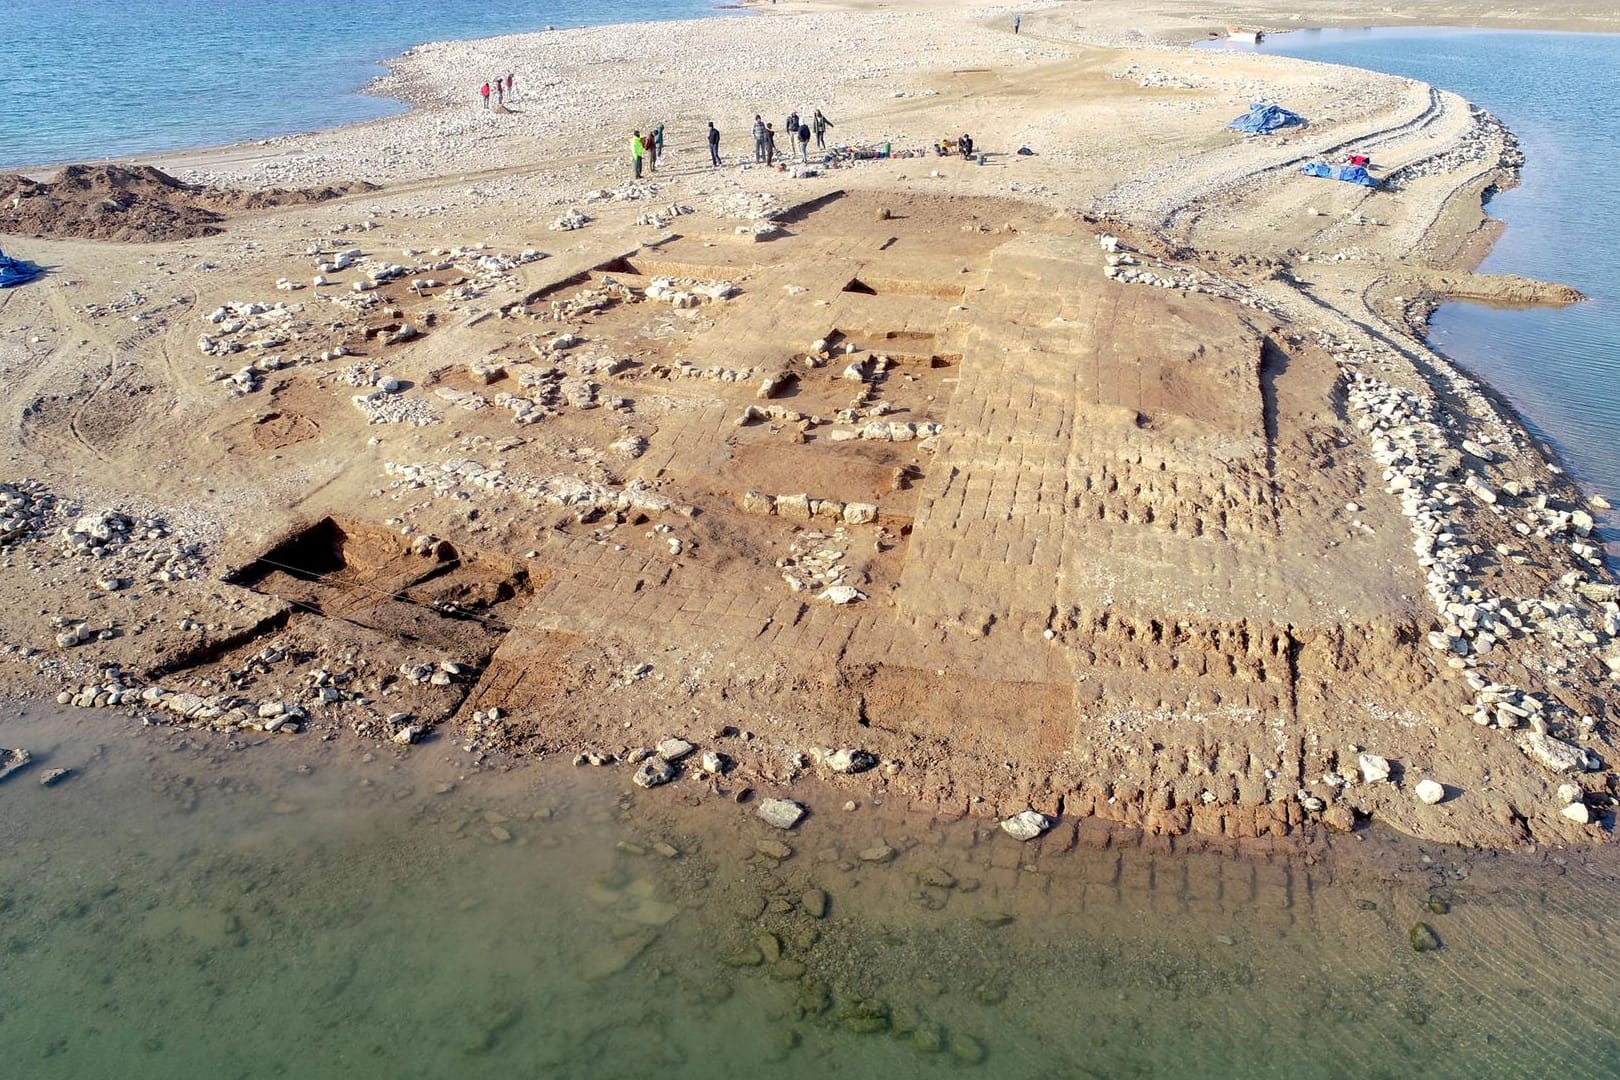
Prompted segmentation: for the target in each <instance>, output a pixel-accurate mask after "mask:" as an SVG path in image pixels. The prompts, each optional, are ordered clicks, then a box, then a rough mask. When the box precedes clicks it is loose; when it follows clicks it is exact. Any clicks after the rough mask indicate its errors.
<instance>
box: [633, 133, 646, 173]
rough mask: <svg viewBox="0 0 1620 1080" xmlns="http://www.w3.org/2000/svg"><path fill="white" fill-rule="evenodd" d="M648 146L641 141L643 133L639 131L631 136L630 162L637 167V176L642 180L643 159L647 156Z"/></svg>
mask: <svg viewBox="0 0 1620 1080" xmlns="http://www.w3.org/2000/svg"><path fill="white" fill-rule="evenodd" d="M646 153H647V146H646V144H645V143H643V142H642V141H641V132H639V131H637V132H635V133H633V134H632V135H631V136H630V161H631V163H632V164H633V165H634V166H635V176H636V179H637V180H640V179H641V159H642V158H643V157H644V156H646Z"/></svg>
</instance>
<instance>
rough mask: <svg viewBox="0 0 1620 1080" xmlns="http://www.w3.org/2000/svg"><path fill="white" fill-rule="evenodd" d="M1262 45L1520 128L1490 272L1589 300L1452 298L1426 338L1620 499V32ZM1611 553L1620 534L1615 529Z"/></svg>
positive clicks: (1381, 36) (1361, 35)
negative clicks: (1426, 93)
mask: <svg viewBox="0 0 1620 1080" xmlns="http://www.w3.org/2000/svg"><path fill="white" fill-rule="evenodd" d="M1260 51H1262V52H1270V53H1280V54H1283V55H1287V56H1298V57H1303V58H1306V59H1310V60H1325V61H1330V62H1332V63H1336V64H1350V65H1353V66H1356V67H1363V68H1369V69H1372V70H1375V71H1387V72H1390V73H1392V74H1396V75H1404V76H1407V77H1409V78H1415V79H1421V80H1423V81H1424V82H1427V83H1431V84H1433V85H1435V86H1438V87H1441V88H1442V89H1446V90H1453V91H1456V92H1457V93H1458V94H1461V95H1462V96H1463V97H1465V98H1467V99H1468V100H1470V101H1472V102H1474V103H1475V104H1477V105H1479V106H1481V107H1483V108H1485V109H1488V110H1490V111H1491V112H1493V113H1495V114H1496V115H1497V116H1500V117H1501V118H1502V119H1503V120H1504V121H1505V122H1506V123H1507V125H1508V127H1509V128H1511V129H1512V130H1513V132H1514V133H1515V134H1516V135H1518V136H1519V139H1520V141H1521V143H1522V146H1523V149H1524V152H1525V159H1526V160H1525V165H1524V169H1523V173H1522V177H1521V182H1520V184H1519V186H1518V187H1516V188H1513V189H1512V190H1510V191H1506V192H1503V193H1501V194H1499V195H1497V196H1496V197H1495V198H1494V199H1492V200H1491V202H1490V204H1489V207H1488V209H1489V212H1490V213H1491V214H1492V216H1494V217H1497V218H1500V219H1501V220H1502V221H1503V222H1504V223H1505V225H1506V228H1505V230H1504V231H1503V234H1502V238H1501V240H1500V241H1498V243H1497V244H1496V246H1495V247H1494V248H1493V249H1492V250H1491V253H1490V255H1489V256H1488V257H1487V258H1486V260H1485V262H1484V264H1483V266H1482V267H1481V270H1482V271H1484V272H1486V273H1498V274H1523V275H1525V276H1527V277H1534V278H1542V279H1545V280H1549V281H1560V282H1564V283H1566V284H1570V285H1573V286H1575V287H1576V288H1578V289H1580V290H1581V291H1582V292H1583V293H1585V294H1586V295H1587V296H1588V297H1589V298H1590V299H1589V300H1588V301H1587V302H1585V303H1583V304H1577V305H1575V306H1574V307H1570V308H1556V309H1555V308H1540V309H1533V310H1528V311H1510V310H1504V309H1497V308H1490V307H1484V306H1480V305H1477V304H1448V305H1446V306H1444V307H1442V308H1440V310H1439V311H1437V312H1436V313H1435V315H1434V318H1433V320H1432V322H1431V324H1430V343H1431V345H1433V346H1434V347H1435V348H1436V349H1438V350H1439V351H1440V352H1441V353H1443V354H1445V355H1446V356H1448V357H1450V358H1452V359H1453V360H1454V361H1456V362H1457V363H1458V364H1460V365H1461V366H1462V367H1463V368H1464V369H1466V370H1467V371H1469V372H1471V373H1473V374H1475V375H1477V376H1479V377H1480V378H1482V379H1483V380H1484V381H1485V382H1487V383H1488V384H1490V385H1491V386H1492V387H1494V388H1495V389H1497V390H1498V391H1500V392H1501V394H1502V395H1503V396H1504V397H1505V398H1506V399H1507V400H1508V401H1509V402H1510V403H1511V404H1512V405H1513V406H1514V408H1515V409H1517V410H1518V412H1519V413H1520V415H1521V416H1522V417H1523V419H1524V420H1525V422H1526V425H1527V426H1528V427H1529V428H1530V430H1531V431H1532V432H1534V433H1535V434H1536V435H1538V436H1539V437H1541V438H1542V439H1544V440H1546V441H1547V442H1548V443H1549V444H1550V445H1551V446H1552V447H1553V449H1554V450H1555V451H1556V452H1557V454H1558V455H1559V456H1560V458H1562V460H1563V461H1564V463H1565V465H1566V466H1567V467H1568V468H1569V470H1570V471H1571V473H1572V474H1573V475H1574V476H1575V477H1576V478H1577V479H1578V480H1580V481H1581V482H1582V483H1583V485H1584V486H1586V487H1587V488H1588V489H1589V490H1592V491H1596V492H1599V493H1601V494H1604V495H1606V496H1608V497H1609V499H1610V501H1612V502H1616V503H1617V504H1620V499H1617V498H1616V496H1617V495H1620V244H1617V243H1616V242H1615V237H1616V236H1620V110H1617V109H1616V108H1615V103H1616V102H1617V101H1620V35H1602V34H1555V33H1535V32H1499V31H1462V30H1423V29H1412V30H1406V29H1377V30H1346V31H1301V32H1297V33H1290V34H1279V35H1276V36H1274V37H1270V38H1267V39H1266V41H1265V43H1264V44H1263V45H1262V46H1261V47H1260ZM1607 538H1608V540H1609V541H1610V543H1609V548H1610V553H1611V556H1612V555H1614V554H1615V553H1616V547H1615V541H1616V540H1620V534H1617V533H1616V532H1615V531H1614V530H1613V529H1612V528H1611V530H1610V531H1609V532H1608V534H1607Z"/></svg>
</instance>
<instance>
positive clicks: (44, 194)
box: [0, 165, 377, 243]
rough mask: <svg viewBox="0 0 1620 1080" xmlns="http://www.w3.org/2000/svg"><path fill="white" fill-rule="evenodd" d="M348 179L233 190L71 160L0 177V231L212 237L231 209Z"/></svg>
mask: <svg viewBox="0 0 1620 1080" xmlns="http://www.w3.org/2000/svg"><path fill="white" fill-rule="evenodd" d="M375 190H377V186H376V185H375V184H368V183H366V182H364V181H352V182H349V183H343V184H326V185H322V186H320V187H312V188H300V189H297V190H287V189H282V188H268V189H263V190H258V191H234V190H229V189H223V188H210V187H204V186H202V185H199V184H187V183H184V182H182V181H180V180H177V179H175V178H174V177H173V176H170V175H169V174H168V173H166V172H163V171H162V170H160V169H155V168H153V167H152V166H150V165H129V166H126V165H69V166H67V167H66V168H64V169H62V170H61V171H60V172H58V173H57V174H56V175H55V176H54V177H52V178H51V179H50V180H46V181H38V180H30V179H29V178H28V177H26V176H20V175H10V176H0V233H13V234H16V235H19V236H35V237H50V238H55V239H81V240H118V241H124V242H128V243H157V242H160V241H166V240H189V239H193V238H195V237H199V236H213V235H215V234H216V233H219V232H222V231H224V227H225V221H226V220H227V218H228V216H229V215H230V214H232V213H234V212H239V211H244V210H262V209H266V208H269V207H275V206H302V205H307V204H310V203H318V202H325V201H327V200H329V199H335V198H339V197H341V196H344V195H353V194H356V193H359V192H366V191H375Z"/></svg>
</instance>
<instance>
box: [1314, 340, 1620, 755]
mask: <svg viewBox="0 0 1620 1080" xmlns="http://www.w3.org/2000/svg"><path fill="white" fill-rule="evenodd" d="M1341 371H1342V373H1343V377H1344V380H1345V384H1346V392H1347V393H1346V396H1347V400H1348V402H1349V405H1350V410H1351V415H1352V416H1353V417H1354V420H1355V424H1356V427H1357V428H1358V430H1360V431H1362V432H1363V433H1365V434H1366V435H1367V436H1368V438H1369V440H1370V443H1371V452H1372V456H1373V459H1374V460H1375V461H1376V462H1377V463H1378V464H1379V465H1380V466H1382V467H1383V469H1384V472H1383V479H1384V481H1385V484H1386V491H1388V492H1389V493H1390V494H1393V495H1395V496H1397V497H1398V498H1399V499H1400V501H1401V511H1402V513H1403V514H1404V515H1405V516H1406V518H1407V520H1408V522H1409V523H1410V525H1411V528H1412V535H1413V551H1414V552H1415V553H1416V555H1417V558H1418V563H1419V565H1420V566H1421V567H1423V568H1424V570H1425V571H1426V574H1427V578H1428V580H1427V583H1426V586H1425V588H1426V591H1427V593H1428V596H1429V598H1430V601H1431V602H1432V603H1433V605H1434V610H1435V612H1436V614H1437V615H1438V616H1439V617H1440V619H1441V621H1442V626H1441V628H1440V629H1438V630H1434V631H1431V632H1430V633H1429V635H1428V643H1429V645H1430V646H1431V647H1432V648H1434V649H1435V650H1436V651H1437V652H1438V653H1440V654H1441V655H1442V656H1443V657H1444V662H1445V664H1446V665H1447V666H1448V667H1450V668H1453V669H1456V670H1458V671H1461V672H1462V673H1463V676H1464V678H1465V679H1466V681H1467V683H1468V686H1469V688H1470V689H1471V690H1472V691H1473V693H1474V699H1473V701H1472V703H1471V704H1470V705H1469V706H1468V707H1466V708H1465V710H1464V711H1465V712H1466V713H1467V714H1468V715H1470V716H1471V718H1472V719H1473V721H1474V722H1475V723H1476V724H1479V725H1481V726H1489V727H1496V728H1501V729H1505V730H1512V729H1515V728H1519V727H1521V726H1526V725H1528V727H1529V728H1530V730H1528V731H1526V732H1523V733H1522V734H1521V735H1520V746H1521V747H1522V748H1523V749H1524V750H1525V753H1526V754H1528V755H1529V756H1530V757H1532V758H1534V759H1535V760H1537V761H1539V762H1541V763H1542V764H1543V765H1545V766H1546V767H1547V768H1549V769H1552V770H1553V771H1555V772H1558V771H1570V770H1573V769H1577V768H1586V767H1597V766H1596V764H1595V762H1596V759H1595V757H1594V756H1592V755H1591V754H1590V753H1589V752H1588V751H1586V750H1584V749H1583V748H1581V747H1578V746H1575V745H1574V744H1573V743H1568V742H1564V741H1563V740H1560V739H1557V738H1555V737H1553V736H1552V735H1550V734H1549V730H1550V728H1551V727H1552V725H1553V724H1554V723H1555V722H1557V721H1558V720H1559V719H1565V720H1573V719H1574V718H1573V717H1572V716H1568V717H1560V716H1559V714H1561V713H1565V712H1567V710H1564V709H1563V707H1562V706H1561V705H1559V704H1558V703H1557V701H1556V699H1547V698H1545V697H1543V696H1539V695H1535V694H1531V693H1529V692H1527V691H1525V690H1523V689H1522V688H1520V687H1517V686H1512V685H1507V684H1503V683H1499V682H1495V681H1492V680H1491V679H1488V678H1487V677H1486V676H1485V675H1484V674H1483V673H1482V672H1480V671H1477V670H1474V669H1475V668H1476V667H1478V666H1479V665H1480V664H1481V663H1482V662H1485V661H1489V660H1491V659H1493V658H1494V654H1495V652H1496V651H1497V650H1498V648H1500V647H1501V645H1502V643H1503V642H1504V641H1507V640H1509V639H1511V638H1516V637H1527V638H1528V637H1530V636H1531V635H1533V636H1534V638H1535V639H1536V640H1539V641H1544V642H1549V643H1551V644H1552V645H1554V646H1555V647H1563V648H1565V649H1566V650H1571V651H1573V650H1577V649H1596V648H1598V647H1600V646H1601V645H1602V644H1603V640H1604V638H1605V637H1607V636H1610V635H1609V634H1608V633H1607V631H1608V630H1609V624H1611V623H1612V624H1613V626H1614V628H1615V629H1620V605H1617V608H1616V610H1615V611H1613V612H1610V611H1603V612H1602V615H1603V618H1604V626H1603V627H1601V630H1602V631H1603V632H1602V633H1600V628H1597V627H1593V626H1591V625H1588V624H1587V623H1586V622H1585V621H1584V620H1583V619H1582V617H1581V616H1582V614H1583V613H1582V611H1581V610H1580V608H1579V607H1578V606H1577V605H1576V604H1575V603H1574V602H1572V601H1565V600H1559V599H1548V598H1531V599H1524V600H1517V601H1508V600H1504V599H1503V598H1500V597H1491V596H1487V595H1485V593H1484V591H1483V589H1482V588H1481V585H1480V583H1479V581H1478V580H1477V576H1476V575H1475V574H1474V573H1473V569H1472V566H1471V560H1472V558H1473V557H1474V556H1475V555H1476V554H1477V552H1478V549H1477V547H1476V546H1474V545H1472V544H1471V543H1470V542H1469V541H1468V539H1467V536H1466V530H1465V524H1464V520H1463V515H1462V507H1463V506H1464V504H1465V496H1466V497H1467V498H1468V499H1472V500H1473V501H1474V502H1476V503H1477V504H1479V505H1480V507H1481V508H1482V510H1483V511H1484V512H1488V513H1491V514H1494V515H1496V516H1498V517H1502V518H1504V519H1505V518H1506V513H1505V510H1504V509H1503V508H1502V507H1500V506H1499V505H1498V503H1499V496H1498V494H1497V492H1496V491H1495V490H1493V489H1492V488H1491V487H1490V486H1489V485H1488V484H1487V483H1486V482H1485V480H1484V478H1483V477H1481V476H1480V475H1479V474H1477V473H1475V472H1473V471H1468V472H1467V474H1466V476H1465V478H1464V480H1463V482H1462V483H1460V484H1459V483H1453V482H1452V481H1451V480H1450V479H1448V477H1449V476H1450V475H1452V471H1451V470H1452V469H1454V468H1465V469H1466V468H1468V466H1467V465H1466V464H1464V463H1465V462H1467V461H1468V460H1470V459H1472V460H1474V461H1478V462H1484V463H1490V462H1493V461H1494V460H1495V454H1494V453H1493V452H1491V451H1490V450H1489V449H1487V448H1486V447H1484V446H1482V445H1480V444H1479V443H1477V442H1474V441H1473V440H1466V439H1465V440H1462V449H1461V452H1460V453H1459V451H1458V450H1456V449H1454V448H1453V447H1452V446H1451V444H1450V442H1449V441H1448V439H1447V438H1446V435H1445V433H1444V432H1443V431H1442V429H1441V427H1440V425H1439V424H1438V423H1437V422H1436V421H1435V419H1434V404H1433V402H1432V400H1431V399H1429V398H1427V397H1424V396H1422V395H1419V394H1416V393H1414V392H1413V391H1411V390H1408V389H1404V388H1401V387H1396V386H1391V385H1389V384H1387V383H1385V382H1383V381H1382V380H1379V379H1377V378H1375V377H1373V376H1371V375H1368V374H1366V373H1365V372H1362V371H1360V370H1357V369H1355V368H1353V367H1350V366H1348V365H1346V364H1344V363H1342V362H1341ZM1525 490H1526V487H1525V486H1524V485H1521V484H1516V483H1513V482H1510V483H1508V484H1504V485H1503V491H1504V493H1507V492H1513V493H1517V494H1521V495H1522V494H1523V493H1524V492H1525ZM1537 504H1538V505H1537V507H1536V509H1535V511H1534V513H1535V514H1537V515H1548V514H1549V509H1548V505H1547V503H1546V501H1545V498H1544V497H1542V498H1539V499H1538V500H1537ZM1560 513H1561V512H1558V511H1552V512H1551V515H1550V516H1542V517H1540V519H1539V520H1541V521H1542V522H1543V523H1544V524H1545V525H1546V526H1547V531H1546V534H1545V535H1547V536H1549V537H1551V536H1556V535H1558V534H1559V533H1561V532H1563V531H1564V530H1565V528H1566V527H1567V528H1568V529H1570V530H1576V529H1577V525H1576V522H1577V520H1578V519H1577V518H1576V517H1575V514H1574V513H1573V512H1571V513H1569V514H1568V515H1567V518H1566V517H1562V516H1559V515H1560ZM1580 524H1582V525H1584V524H1585V521H1584V520H1581V521H1580ZM1518 531H1519V532H1520V533H1521V535H1527V534H1528V533H1529V531H1530V526H1529V524H1528V523H1526V522H1520V523H1519V526H1518ZM1575 554H1577V555H1579V554H1580V552H1579V551H1576V552H1575ZM1560 584H1561V585H1562V586H1563V587H1565V588H1569V589H1570V590H1571V592H1572V594H1573V595H1574V596H1576V597H1582V596H1583V594H1581V593H1580V592H1578V591H1577V590H1578V588H1579V586H1581V585H1582V584H1591V583H1588V582H1585V581H1584V578H1583V575H1582V574H1581V573H1580V572H1578V571H1572V572H1571V573H1569V574H1566V575H1565V576H1564V577H1563V578H1562V579H1561V582H1560ZM1603 592H1604V590H1603V589H1602V587H1601V586H1599V587H1598V589H1597V592H1596V594H1595V595H1597V596H1601V595H1602V594H1603ZM1615 592H1616V593H1617V594H1620V589H1617V590H1615ZM1596 602H1598V603H1600V604H1601V603H1603V601H1602V600H1601V599H1599V600H1597V601H1596ZM1558 667H1559V665H1558V664H1556V663H1552V662H1549V665H1548V670H1549V671H1554V670H1558ZM1579 723H1580V725H1581V726H1582V727H1587V728H1589V727H1591V726H1592V724H1593V723H1594V721H1593V720H1592V718H1590V717H1582V718H1580V720H1579Z"/></svg>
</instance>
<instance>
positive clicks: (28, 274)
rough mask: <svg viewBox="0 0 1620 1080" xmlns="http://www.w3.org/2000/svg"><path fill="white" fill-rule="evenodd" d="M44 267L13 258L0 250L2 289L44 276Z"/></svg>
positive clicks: (0, 281)
mask: <svg viewBox="0 0 1620 1080" xmlns="http://www.w3.org/2000/svg"><path fill="white" fill-rule="evenodd" d="M44 274H45V269H44V267H40V266H35V265H34V264H33V263H31V262H25V261H23V260H22V259H12V258H9V257H7V255H6V253H5V252H3V251H0V289H9V288H11V287H12V286H13V285H26V284H28V283H29V282H30V281H33V280H34V279H35V278H37V277H43V276H44Z"/></svg>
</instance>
